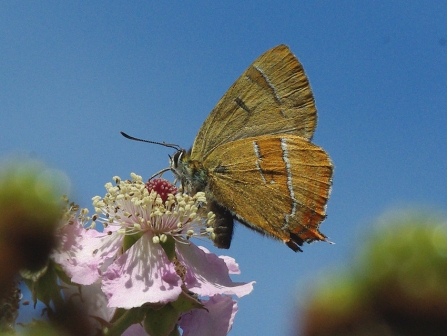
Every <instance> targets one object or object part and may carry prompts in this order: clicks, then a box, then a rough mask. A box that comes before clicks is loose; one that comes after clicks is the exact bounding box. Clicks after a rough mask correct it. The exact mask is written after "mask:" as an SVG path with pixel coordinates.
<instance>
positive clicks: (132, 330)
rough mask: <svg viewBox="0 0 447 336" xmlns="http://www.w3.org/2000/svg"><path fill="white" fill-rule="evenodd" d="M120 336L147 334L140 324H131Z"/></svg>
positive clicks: (141, 335)
mask: <svg viewBox="0 0 447 336" xmlns="http://www.w3.org/2000/svg"><path fill="white" fill-rule="evenodd" d="M121 336H147V333H146V331H145V330H144V328H143V326H142V325H141V324H132V325H131V326H130V327H129V328H127V329H126V331H124V332H123V333H122V334H121Z"/></svg>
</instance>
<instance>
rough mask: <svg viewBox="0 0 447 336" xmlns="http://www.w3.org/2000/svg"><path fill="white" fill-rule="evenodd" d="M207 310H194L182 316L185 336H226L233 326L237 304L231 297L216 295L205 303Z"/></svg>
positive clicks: (180, 323)
mask: <svg viewBox="0 0 447 336" xmlns="http://www.w3.org/2000/svg"><path fill="white" fill-rule="evenodd" d="M204 306H205V308H206V310H204V309H194V310H192V311H191V312H188V313H186V314H184V315H182V316H181V318H180V320H179V325H180V327H181V328H182V330H183V336H194V335H203V336H207V335H210V336H211V335H212V336H221V335H222V336H224V335H226V334H228V332H229V331H230V330H231V326H232V325H233V320H234V316H235V315H236V312H237V302H236V301H234V300H233V299H232V298H231V297H229V296H222V295H214V296H212V297H211V298H210V299H209V300H207V301H206V302H205V303H204Z"/></svg>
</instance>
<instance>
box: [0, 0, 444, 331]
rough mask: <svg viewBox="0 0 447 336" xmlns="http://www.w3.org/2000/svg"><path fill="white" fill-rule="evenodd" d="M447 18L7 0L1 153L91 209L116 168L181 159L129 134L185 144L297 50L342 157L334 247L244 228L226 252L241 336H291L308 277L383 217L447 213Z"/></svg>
mask: <svg viewBox="0 0 447 336" xmlns="http://www.w3.org/2000/svg"><path fill="white" fill-rule="evenodd" d="M446 18H447V3H446V2H445V1H430V2H426V3H422V2H418V1H393V2H389V1H374V2H370V3H369V4H365V3H363V2H356V1H337V2H333V1H319V2H311V1H308V2H302V1H283V2H278V1H245V2H236V1H228V2H219V3H217V2H204V1H203V2H201V1H197V2H189V3H187V2H158V1H148V2H143V1H135V2H125V1H122V2H100V1H90V2H64V1H61V2H59V1H44V2H25V1H2V2H1V3H0V45H1V53H0V122H1V125H2V127H1V128H2V131H1V133H0V139H1V141H0V155H1V156H2V157H4V156H6V155H11V154H14V153H21V154H22V155H27V156H31V157H35V158H38V159H40V160H43V161H45V162H46V163H47V164H48V165H49V166H51V167H53V168H57V169H60V170H62V171H64V172H65V173H66V174H67V176H68V177H69V178H70V180H71V194H70V195H71V198H72V199H73V200H76V201H77V202H78V203H80V205H81V206H84V207H90V206H91V197H93V196H95V195H103V194H104V192H105V191H104V188H103V186H104V184H105V183H106V182H108V181H110V180H111V177H112V176H114V175H119V176H121V177H122V178H127V177H129V174H130V172H135V173H137V174H139V175H142V176H143V177H145V178H147V177H149V176H150V175H152V174H153V173H154V172H156V171H158V170H160V169H162V168H165V167H166V166H167V164H168V154H172V150H170V149H169V148H163V147H159V146H153V145H149V144H143V143H137V142H132V141H129V140H126V139H124V138H123V137H121V136H120V134H119V131H125V132H127V133H129V134H131V135H134V136H137V137H142V138H146V139H151V140H155V141H165V142H169V143H176V144H179V145H180V146H182V147H185V148H189V147H190V146H191V144H192V142H193V140H194V137H195V135H196V133H197V131H198V130H199V128H200V126H201V124H202V122H203V121H204V120H205V118H206V117H207V115H208V113H209V112H210V111H211V109H212V108H213V107H214V105H215V104H216V103H217V101H218V100H219V99H220V97H221V96H222V95H223V94H224V93H225V92H226V90H227V89H228V88H229V87H230V85H231V84H232V83H233V81H234V80H235V79H236V78H237V77H238V76H239V75H240V74H241V73H242V72H243V71H244V70H245V69H246V68H247V66H248V65H249V64H250V63H251V62H252V61H254V60H255V58H256V57H258V56H259V55H260V54H262V53H263V52H264V51H266V50H268V49H270V48H272V47H274V46H276V45H278V44H281V43H284V44H287V45H289V46H290V48H291V49H292V51H293V52H294V53H295V54H296V55H297V57H298V58H299V59H300V61H301V62H302V64H303V66H304V68H305V71H306V73H307V75H308V77H309V80H310V83H311V86H312V90H313V93H314V96H315V100H316V104H317V109H318V116H319V119H318V126H317V130H316V133H315V136H314V142H315V143H316V144H318V145H320V146H322V147H323V148H325V149H326V151H327V152H328V153H329V154H330V155H331V157H332V160H333V162H334V164H335V174H334V185H333V190H332V195H331V199H330V201H329V204H328V209H327V212H328V218H327V219H326V221H325V222H324V223H323V224H322V226H321V231H322V232H323V233H325V234H326V235H327V236H328V237H329V238H330V239H331V240H332V241H334V242H335V243H336V244H335V245H330V244H325V243H314V244H312V245H308V246H304V253H301V254H295V253H293V252H291V251H290V250H289V249H288V248H287V247H286V246H285V245H283V244H281V243H279V242H276V241H272V240H270V239H267V238H265V237H262V236H260V235H258V234H256V233H254V232H252V231H249V230H248V229H245V228H244V227H243V226H242V225H238V226H237V228H236V232H235V237H234V240H233V245H232V248H231V249H230V250H229V251H224V250H222V251H217V252H219V253H220V254H227V255H230V256H232V257H234V258H236V260H237V261H238V262H239V265H240V267H241V270H242V274H241V275H240V276H238V277H236V278H235V280H238V281H250V280H256V281H257V284H256V285H255V290H254V292H253V293H252V294H251V295H249V296H248V297H244V298H242V299H241V300H240V301H239V313H238V315H237V316H236V321H235V325H234V327H233V330H232V332H231V335H261V334H263V335H284V334H286V333H287V332H289V331H290V327H291V326H292V325H293V323H292V319H293V318H294V315H293V313H294V304H296V302H298V301H299V299H300V298H302V296H303V295H305V293H306V292H308V291H309V290H310V288H311V287H309V286H308V284H309V283H310V282H312V281H313V279H316V278H317V277H318V276H319V275H321V274H324V272H325V271H326V270H327V269H336V268H337V267H340V266H342V265H344V264H346V262H347V260H349V257H350V256H351V254H352V252H353V251H354V248H355V246H356V245H358V244H359V243H361V240H362V239H363V238H362V237H364V236H365V234H367V233H368V231H369V230H371V225H372V223H373V222H374V219H375V218H377V217H378V216H379V215H380V214H382V213H384V212H386V211H392V210H393V209H400V208H420V207H422V208H429V209H437V210H440V211H441V212H444V213H445V212H446V210H447V192H446V187H447V183H446V177H445V176H446V171H447V136H446V129H447V20H446ZM166 177H169V175H166ZM90 208H91V207H90ZM207 247H208V248H210V249H213V248H212V246H211V245H210V244H208V245H207Z"/></svg>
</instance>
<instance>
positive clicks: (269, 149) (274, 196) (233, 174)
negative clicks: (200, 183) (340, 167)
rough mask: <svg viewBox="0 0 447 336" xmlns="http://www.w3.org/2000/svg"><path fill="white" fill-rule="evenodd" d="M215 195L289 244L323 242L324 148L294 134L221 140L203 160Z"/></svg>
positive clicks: (327, 173) (327, 177) (327, 171)
mask: <svg viewBox="0 0 447 336" xmlns="http://www.w3.org/2000/svg"><path fill="white" fill-rule="evenodd" d="M203 165H204V168H206V169H207V170H208V172H209V181H208V183H209V189H210V190H212V192H213V197H214V198H215V199H216V200H217V201H218V202H219V203H220V204H224V205H225V207H226V208H228V209H229V211H231V213H233V215H234V216H235V217H236V218H237V219H238V220H239V221H240V222H242V223H243V224H246V225H248V226H250V227H251V228H253V229H255V230H257V231H260V232H263V233H267V234H270V235H271V236H273V237H276V238H279V239H282V240H283V241H284V242H286V243H289V242H290V241H291V239H292V237H293V236H298V237H299V238H300V239H301V240H302V241H306V242H311V241H314V240H325V236H324V235H322V234H321V233H320V232H319V230H318V226H319V224H320V223H321V221H322V220H323V219H324V218H325V208H326V202H327V199H328V197H329V192H330V187H331V182H332V170H333V167H332V163H331V161H330V159H329V156H328V155H327V154H326V152H325V151H324V150H323V149H321V148H320V147H318V146H316V145H314V144H312V143H311V142H309V141H308V140H307V139H304V138H301V137H298V136H293V135H286V134H284V135H280V136H276V135H266V136H260V137H252V138H248V139H243V140H238V141H234V142H231V143H227V144H223V145H221V146H220V147H218V150H216V151H213V152H211V153H210V154H209V156H208V157H207V159H206V160H205V161H204V162H203Z"/></svg>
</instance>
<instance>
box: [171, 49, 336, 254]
mask: <svg viewBox="0 0 447 336" xmlns="http://www.w3.org/2000/svg"><path fill="white" fill-rule="evenodd" d="M316 122H317V113H316V108H315V101H314V98H313V95H312V91H311V89H310V86H309V81H308V79H307V77H306V75H305V73H304V70H303V67H302V65H301V64H300V62H299V61H298V59H297V58H296V57H295V56H294V55H293V54H292V52H291V51H290V49H289V48H288V47H287V46H285V45H279V46H277V47H274V48H272V49H270V50H268V51H267V52H265V53H264V54H262V55H261V56H259V57H258V58H257V59H256V60H255V61H254V62H253V63H252V64H251V65H250V66H249V67H248V69H247V70H245V72H244V73H243V74H242V75H241V76H240V77H239V78H238V79H237V80H236V82H235V83H234V84H233V85H232V86H231V87H230V89H229V90H228V91H227V92H226V93H225V94H224V95H223V97H222V98H221V99H220V100H219V102H218V103H217V105H216V106H215V108H214V109H213V110H212V111H211V113H210V114H209V116H208V118H207V119H206V120H205V122H204V123H203V125H202V127H201V128H200V130H199V132H198V134H197V136H196V138H195V140H194V143H193V145H192V147H191V149H190V150H189V151H186V150H184V149H180V150H178V151H177V152H176V153H175V154H174V155H173V156H172V157H171V158H170V170H171V171H172V172H173V174H174V175H175V177H176V179H177V180H179V181H180V182H181V184H182V186H183V190H184V191H185V192H187V193H190V194H195V193H197V192H199V191H203V192H205V195H206V198H207V204H208V209H209V210H210V211H213V212H214V214H215V216H216V217H215V224H214V237H215V238H214V245H216V246H217V247H219V248H229V247H230V244H231V240H232V236H233V231H234V230H233V228H234V220H236V221H238V222H240V223H242V224H244V225H246V226H247V227H249V228H251V229H253V230H255V231H258V232H260V233H262V234H265V235H267V236H270V237H273V238H276V239H279V240H281V241H283V242H284V243H285V244H286V245H287V246H288V247H289V248H291V249H292V250H293V251H302V250H301V248H300V246H302V245H303V243H304V242H307V243H311V242H312V241H318V240H320V241H326V236H325V235H323V234H322V233H321V232H320V231H319V229H318V228H319V225H320V223H321V222H322V221H323V220H324V219H325V217H326V213H325V209H326V203H327V201H328V198H329V194H330V190H331V185H332V173H333V165H332V163H331V160H330V158H329V156H328V154H327V153H326V152H325V151H324V150H323V149H322V148H320V147H318V146H316V145H314V144H313V143H312V142H311V139H312V136H313V133H314V131H315V127H316Z"/></svg>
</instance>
